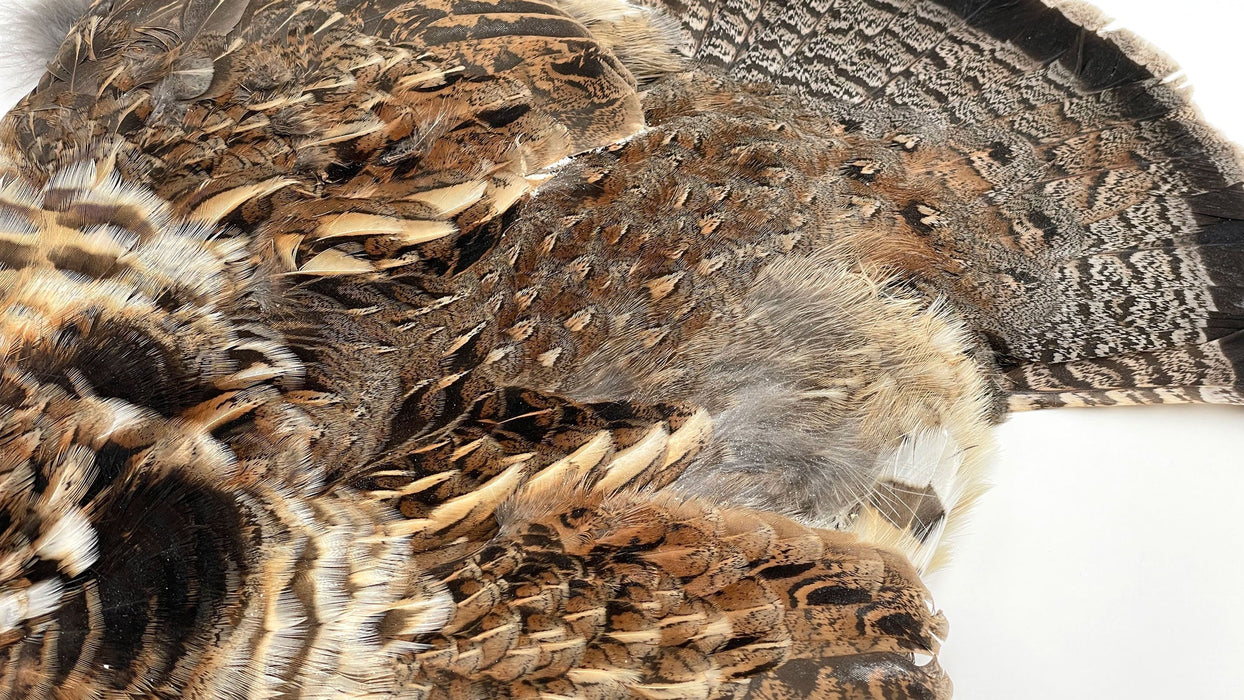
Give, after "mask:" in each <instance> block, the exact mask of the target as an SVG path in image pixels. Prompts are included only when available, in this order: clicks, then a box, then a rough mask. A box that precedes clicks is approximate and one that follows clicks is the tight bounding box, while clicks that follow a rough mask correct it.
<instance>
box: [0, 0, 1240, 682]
mask: <svg viewBox="0 0 1244 700" xmlns="http://www.w3.org/2000/svg"><path fill="white" fill-rule="evenodd" d="M1100 25H1101V23H1100V22H1099V21H1098V19H1097V18H1096V17H1095V16H1094V15H1093V14H1092V13H1091V12H1088V11H1087V10H1085V9H1084V8H1083V7H1082V6H1078V5H1074V6H1073V5H1068V6H1063V5H1058V6H1054V5H1052V4H1049V3H1044V2H1037V1H1030V2H1019V3H1015V2H1006V3H1003V2H991V1H989V0H979V1H976V2H959V1H957V0H937V1H932V0H928V1H911V0H885V1H882V2H873V3H854V2H836V1H831V2H828V3H821V4H818V5H814V4H812V3H805V2H791V3H776V2H759V3H735V2H732V1H725V0H723V1H722V2H713V3H707V2H705V3H701V2H681V0H679V1H674V0H671V1H670V2H668V3H658V6H656V8H655V9H652V8H643V7H639V6H633V5H628V4H625V3H621V2H613V1H612V0H609V1H605V0H600V1H595V0H591V1H589V0H565V1H559V2H543V1H540V0H480V1H471V2H467V1H465V0H428V1H424V2H407V1H399V0H308V1H307V2H283V1H274V2H256V1H248V0H223V1H217V0H213V1H211V2H208V1H205V0H176V1H174V0H114V1H111V2H109V1H107V0H101V1H99V2H96V3H94V4H92V5H91V6H90V7H89V8H88V9H86V10H85V15H84V16H82V17H81V19H79V20H78V22H77V23H76V24H75V25H74V26H73V29H72V31H71V34H70V36H69V38H68V40H67V41H66V42H65V43H64V44H62V45H61V47H60V49H59V50H58V52H57V53H56V55H55V57H54V58H53V60H52V62H51V63H50V65H49V68H48V71H47V73H46V74H44V76H43V77H42V79H41V81H40V83H39V86H38V88H36V89H35V91H34V92H32V93H31V94H30V95H29V96H27V97H26V98H25V99H24V100H23V101H22V102H21V103H20V104H19V105H18V106H17V107H16V108H15V110H14V111H13V112H12V113H10V114H9V115H8V116H7V117H6V118H5V119H4V121H3V122H0V170H2V171H3V174H4V185H3V188H0V350H2V353H3V354H2V357H3V366H2V368H0V448H2V449H0V514H2V515H3V516H4V517H3V518H0V646H2V649H0V688H3V692H5V693H7V694H8V695H9V696H11V697H64V698H81V697H117V696H120V697H144V696H185V697H201V698H216V697H393V696H400V697H415V698H420V697H424V698H447V699H454V700H457V699H465V698H485V697H486V698H506V697H513V698H545V699H554V698H570V697H587V698H636V697H638V698H727V697H729V698H747V697H751V698H771V699H778V698H797V697H815V698H942V697H948V696H949V694H950V683H949V680H948V679H947V678H946V676H945V674H944V673H943V672H942V670H941V668H940V667H939V666H938V664H937V662H936V659H935V657H936V654H937V652H938V649H939V648H940V644H941V641H942V638H943V637H944V636H945V634H946V623H945V620H944V619H943V618H942V617H941V615H940V614H939V613H938V612H937V611H936V607H935V606H934V605H933V603H932V601H931V600H930V597H929V594H928V592H927V590H925V588H924V587H923V585H922V584H921V583H920V581H919V573H920V572H921V571H923V570H926V569H928V568H929V567H931V566H936V565H937V563H938V562H939V561H940V559H941V558H942V557H944V555H945V550H944V548H943V547H942V537H943V534H944V533H945V532H946V531H947V529H948V528H952V527H953V526H954V524H955V523H956V522H957V521H958V520H959V519H960V518H961V516H962V513H963V511H964V510H965V509H966V508H967V507H968V506H969V505H970V503H971V501H972V500H973V499H974V498H975V497H976V496H977V495H978V493H979V491H980V482H981V471H982V466H983V464H984V462H985V460H986V459H987V456H988V452H989V442H990V438H989V428H990V427H991V426H992V425H993V424H994V423H996V422H997V421H998V420H1000V419H1001V418H1002V417H1003V416H1004V414H1005V411H1006V410H1007V408H1008V406H1009V407H1011V408H1027V407H1040V406H1052V405H1090V404H1114V403H1146V402H1157V401H1189V400H1202V401H1222V402H1237V401H1238V400H1239V396H1240V394H1239V387H1240V385H1241V382H1240V380H1239V375H1238V368H1239V367H1240V365H1241V363H1242V362H1244V353H1242V352H1241V344H1240V341H1239V338H1240V337H1241V335H1240V334H1241V319H1242V318H1244V316H1242V315H1241V313H1240V306H1241V302H1240V299H1239V298H1238V294H1237V290H1238V288H1239V274H1240V273H1239V266H1238V258H1239V255H1240V250H1241V249H1242V248H1244V232H1242V231H1244V229H1242V228H1241V226H1240V221H1239V217H1240V216H1241V215H1244V201H1242V195H1241V187H1240V180H1241V168H1240V165H1239V163H1238V160H1237V157H1236V154H1235V152H1234V150H1233V149H1232V148H1231V147H1230V146H1228V145H1227V144H1225V143H1223V142H1222V141H1221V139H1219V138H1218V137H1217V136H1215V135H1214V134H1213V133H1212V132H1210V131H1209V130H1208V129H1207V128H1205V127H1204V126H1202V125H1201V124H1200V123H1199V121H1198V120H1197V117H1196V115H1195V113H1194V111H1193V110H1192V109H1191V108H1190V107H1189V106H1188V105H1187V104H1186V101H1185V100H1184V97H1183V96H1182V94H1181V92H1180V90H1179V86H1178V85H1176V84H1173V83H1171V82H1170V81H1168V80H1166V78H1167V77H1168V76H1169V75H1170V71H1171V70H1172V68H1171V67H1170V66H1169V64H1168V63H1167V62H1165V61H1164V60H1163V59H1160V58H1159V57H1158V56H1157V55H1156V54H1155V53H1153V52H1151V51H1150V50H1149V49H1147V48H1145V47H1144V46H1143V44H1142V43H1141V42H1139V41H1138V40H1136V39H1134V38H1133V37H1130V36H1129V35H1126V34H1102V33H1100V32H1098V29H1097V28H1098V27H1099V26H1100ZM1025 27H1029V28H1031V27H1040V28H1041V30H1040V31H1035V32H1034V31H1030V30H1028V29H1025Z"/></svg>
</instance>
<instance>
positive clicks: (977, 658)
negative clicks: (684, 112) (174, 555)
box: [0, 0, 1244, 700]
mask: <svg viewBox="0 0 1244 700" xmlns="http://www.w3.org/2000/svg"><path fill="white" fill-rule="evenodd" d="M16 1H17V2H20V0H16ZM13 2H15V0H4V1H3V2H0V6H2V5H4V4H9V5H12V4H13ZM1098 5H1099V6H1100V7H1102V8H1103V9H1105V10H1106V11H1107V12H1108V13H1109V14H1111V15H1113V16H1114V17H1116V18H1118V19H1119V20H1120V21H1119V24H1120V25H1122V26H1126V27H1128V28H1130V29H1132V30H1133V31H1135V32H1136V33H1137V34H1140V35H1141V36H1143V37H1145V38H1147V39H1148V40H1150V41H1151V42H1152V43H1154V44H1155V45H1157V46H1159V47H1161V48H1162V49H1163V50H1164V51H1166V52H1167V53H1168V54H1170V55H1171V56H1173V57H1175V58H1176V59H1177V60H1179V61H1180V63H1181V64H1182V65H1183V67H1184V69H1185V71H1186V72H1187V73H1188V74H1189V75H1190V77H1191V79H1192V82H1193V84H1194V85H1196V86H1197V93H1196V94H1197V96H1198V98H1197V102H1198V103H1199V104H1200V105H1201V106H1202V108H1203V110H1204V112H1205V114H1206V116H1207V118H1208V119H1209V121H1210V122H1211V123H1213V124H1215V125H1216V126H1218V127H1220V128H1223V129H1225V130H1227V132H1228V133H1229V134H1231V135H1233V137H1234V138H1235V139H1236V140H1237V141H1244V111H1242V110H1241V107H1242V106H1244V95H1242V94H1241V90H1240V88H1239V84H1240V78H1239V72H1240V64H1241V60H1240V56H1241V49H1242V48H1244V35H1242V34H1241V29H1244V10H1240V9H1237V8H1236V7H1234V5H1233V4H1232V3H1229V2H1220V1H1214V0H1183V1H1182V2H1179V3H1171V2H1168V1H1161V2H1158V1H1148V0H1147V1H1140V0H1131V1H1130V2H1129V1H1128V0H1111V1H1109V2H1100V3H1098ZM2 11H3V10H2V9H0V12H2ZM3 32H4V28H3V27H2V26H0V40H2V39H3ZM2 43H3V42H2V41H0V45H2ZM19 78H20V76H16V75H14V74H13V73H12V72H11V71H6V72H5V74H3V75H0V88H3V86H4V85H11V84H12V83H13V82H14V81H15V80H17V79H19ZM1241 437H1244V409H1230V408H1213V407H1171V408H1166V407H1161V408H1136V409H1130V408H1129V409H1109V410H1079V411H1075V410H1067V411H1052V412H1043V413H1036V414H1023V415H1019V416H1016V417H1015V418H1013V419H1012V420H1011V422H1010V423H1008V424H1007V425H1005V426H1003V427H1002V428H1001V430H1000V431H999V434H998V445H999V455H998V459H997V460H996V461H995V465H994V469H993V474H992V481H993V482H994V484H995V487H994V489H993V491H992V492H991V493H989V494H987V495H986V496H985V497H984V498H983V499H982V500H981V503H980V505H979V507H978V509H977V511H976V512H975V514H974V515H973V516H972V518H971V520H970V522H969V523H968V524H967V525H966V526H965V528H964V531H963V532H962V533H961V536H960V537H959V538H958V540H957V541H958V548H957V555H956V557H955V561H954V563H953V564H952V565H951V566H950V567H949V568H948V569H947V570H945V571H943V572H940V573H939V574H937V575H935V576H934V577H932V578H931V579H930V585H931V587H932V588H933V590H934V592H935V593H936V595H937V598H938V603H939V605H940V606H941V607H942V608H943V609H944V610H945V611H946V613H947V615H948V617H949V618H950V620H951V628H952V631H951V636H950V639H949V641H948V643H947V645H946V647H945V650H944V653H943V655H942V663H943V664H944V665H945V666H946V667H947V669H948V670H949V671H950V673H951V675H952V676H953V677H954V679H955V685H956V689H957V692H956V697H958V698H960V700H996V699H1006V700H1027V699H1034V700H1035V699H1037V698H1041V699H1043V700H1044V699H1046V698H1064V699H1068V700H1076V699H1081V698H1084V699H1094V700H1097V699H1115V698H1136V699H1150V698H1188V699H1193V700H1199V699H1218V698H1224V699H1229V698H1244V565H1242V563H1241V556H1242V554H1244V513H1241V510H1242V509H1241V500H1242V499H1241V494H1242V493H1244V445H1242V444H1241V443H1242V442H1244V441H1242V440H1241Z"/></svg>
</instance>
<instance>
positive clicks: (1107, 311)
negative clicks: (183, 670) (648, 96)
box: [652, 0, 1244, 410]
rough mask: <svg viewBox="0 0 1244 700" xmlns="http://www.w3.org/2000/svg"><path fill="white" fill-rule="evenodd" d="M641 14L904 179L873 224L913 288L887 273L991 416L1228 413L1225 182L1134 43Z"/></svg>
mask: <svg viewBox="0 0 1244 700" xmlns="http://www.w3.org/2000/svg"><path fill="white" fill-rule="evenodd" d="M652 4H656V5H659V6H661V7H663V8H664V9H666V10H667V11H668V12H670V13H671V14H672V15H674V16H675V17H677V18H678V19H679V20H680V22H681V25H682V30H683V42H682V46H681V48H682V50H683V51H684V52H685V53H687V54H689V55H691V56H694V57H696V58H697V59H699V60H701V61H704V62H706V63H709V64H713V65H717V66H720V67H722V68H724V69H725V70H727V71H728V72H729V73H730V74H732V75H735V76H738V77H741V78H745V79H754V80H759V81H773V82H777V83H779V84H782V85H786V86H788V87H790V88H791V89H793V90H795V91H797V92H799V93H800V94H802V95H805V96H808V97H810V98H816V99H819V100H823V101H824V103H825V104H826V105H827V110H828V111H830V112H835V113H844V110H843V107H842V105H850V106H851V108H850V114H851V122H852V125H853V127H854V128H857V129H860V130H864V131H866V132H872V133H875V134H876V135H877V136H878V137H879V138H881V139H883V140H886V141H889V142H891V144H892V145H893V146H894V148H895V150H897V151H899V152H900V153H901V154H902V156H903V157H901V158H900V159H899V162H898V163H895V164H893V165H892V166H891V167H894V168H898V169H902V170H904V171H905V173H906V175H907V176H908V177H909V178H911V179H913V180H920V179H922V176H925V177H924V178H923V179H925V180H926V182H925V183H924V184H926V185H928V187H927V188H926V189H925V190H924V191H923V192H909V193H905V194H906V196H903V197H901V198H897V199H898V201H896V202H895V206H894V209H895V211H894V214H895V217H894V218H895V224H896V229H897V231H898V234H899V235H900V236H902V237H907V238H909V239H910V240H911V244H912V245H913V246H915V247H916V248H918V249H921V250H922V251H923V252H924V253H925V255H924V256H923V257H924V259H925V260H926V261H927V260H930V259H932V260H936V261H937V264H936V266H935V269H932V270H931V269H930V266H929V265H928V264H927V262H926V263H924V264H921V265H913V264H911V263H910V262H908V261H902V260H894V259H890V260H887V262H890V263H891V264H892V265H893V266H894V267H896V268H898V269H900V270H903V271H904V272H905V273H907V275H908V276H909V278H910V279H912V280H913V281H915V282H916V283H917V284H918V285H920V286H922V287H923V288H926V289H928V290H930V291H932V292H935V293H938V294H942V295H944V296H946V297H947V298H949V299H950V300H952V301H953V302H954V303H955V305H956V307H957V308H958V309H959V310H960V311H961V313H963V314H964V315H965V316H966V317H967V318H968V319H969V320H970V322H971V323H972V325H973V326H974V328H975V329H976V330H977V331H978V332H979V333H980V334H981V336H982V338H983V340H984V341H985V342H986V343H987V344H988V348H989V349H990V350H991V351H992V353H993V355H994V357H995V358H996V361H997V364H998V366H999V368H1000V369H1001V370H1002V371H1003V372H1004V376H1003V380H1002V383H1003V387H1004V388H1005V389H1006V390H1007V391H1008V392H1009V403H1010V406H1011V408H1012V409H1013V410H1022V409H1028V408H1040V407H1047V406H1065V405H1069V406H1095V405H1113V404H1145V403H1165V402H1188V401H1195V402H1201V401H1204V402H1214V403H1241V401H1242V397H1244V391H1242V390H1244V332H1241V331H1242V329H1244V223H1242V222H1241V218H1244V189H1242V187H1241V179H1242V178H1244V170H1242V168H1241V161H1240V157H1239V155H1238V153H1237V151H1236V149H1235V147H1234V146H1232V145H1231V144H1229V143H1227V142H1226V141H1225V140H1224V139H1223V138H1222V137H1221V136H1219V135H1217V134H1216V133H1215V132H1214V131H1213V130H1212V129H1211V128H1209V127H1207V126H1206V125H1205V124H1204V123H1203V122H1202V121H1201V119H1200V116H1199V114H1198V112H1197V111H1196V109H1195V108H1194V107H1193V106H1192V105H1191V104H1190V103H1189V101H1188V96H1187V95H1188V91H1187V90H1186V88H1185V87H1184V85H1183V81H1182V80H1181V79H1180V76H1179V75H1178V73H1177V69H1176V67H1175V66H1174V65H1173V64H1172V63H1171V62H1170V61H1169V60H1167V59H1166V58H1165V57H1164V56H1162V55H1160V54H1159V53H1158V52H1156V51H1155V50H1153V49H1152V48H1151V47H1149V46H1148V45H1146V44H1145V43H1144V42H1142V41H1141V40H1139V39H1137V38H1136V37H1135V36H1134V35H1132V34H1130V33H1128V32H1126V31H1103V30H1102V28H1103V27H1104V26H1105V25H1106V24H1107V21H1106V20H1105V19H1104V18H1103V17H1101V16H1100V15H1099V13H1098V12H1097V11H1096V10H1095V9H1094V8H1092V7H1089V6H1088V5H1085V4H1083V3H1079V2H1060V1H1058V0H1044V1H1042V0H1023V1H1020V2H1016V1H1014V0H930V1H927V2H912V1H910V0H882V1H880V2H853V1H847V0H844V1H841V2H837V1H831V2H778V1H777V0H761V1H760V2H744V1H736V0H721V1H719V2H708V1H707V0H668V1H662V2H655V1H653V2H652ZM930 146H931V147H933V148H936V147H938V146H949V147H950V150H952V151H955V152H957V153H958V155H959V156H960V157H959V158H958V159H949V158H946V157H944V155H943V156H939V157H936V158H935V159H933V160H929V159H922V157H921V155H920V154H921V151H922V150H924V149H928V148H929V147H930ZM930 150H931V149H930ZM928 176H932V177H928ZM933 178H942V179H943V180H944V181H946V182H949V183H951V186H952V189H951V190H950V191H947V190H946V188H940V189H941V191H940V192H939V191H938V190H939V188H937V187H936V185H935V183H934V182H933ZM879 257H882V259H885V258H884V257H883V256H879Z"/></svg>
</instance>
